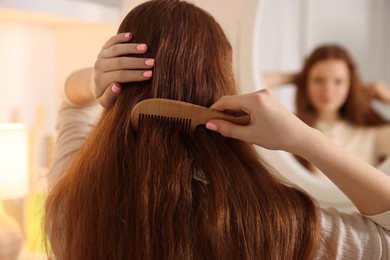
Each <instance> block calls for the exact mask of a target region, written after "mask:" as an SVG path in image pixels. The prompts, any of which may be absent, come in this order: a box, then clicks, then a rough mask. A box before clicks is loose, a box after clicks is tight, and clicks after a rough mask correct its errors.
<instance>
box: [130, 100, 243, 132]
mask: <svg viewBox="0 0 390 260" xmlns="http://www.w3.org/2000/svg"><path fill="white" fill-rule="evenodd" d="M210 119H222V120H226V121H229V122H231V123H234V124H238V125H248V124H249V123H250V116H249V115H241V116H234V115H230V114H227V113H224V112H221V111H217V110H214V109H211V108H207V107H202V106H198V105H194V104H191V103H187V102H182V101H177V100H170V99H162V98H151V99H145V100H143V101H141V102H139V103H137V104H136V105H135V106H134V108H133V110H132V111H131V125H132V127H133V130H137V129H138V125H139V124H142V122H143V121H145V120H160V121H162V122H167V123H168V124H175V125H177V126H178V127H179V128H180V129H181V130H182V131H183V132H185V133H193V132H194V131H195V128H196V127H197V126H198V125H202V124H206V123H207V122H208V121H209V120H210Z"/></svg>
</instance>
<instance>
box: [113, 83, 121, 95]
mask: <svg viewBox="0 0 390 260" xmlns="http://www.w3.org/2000/svg"><path fill="white" fill-rule="evenodd" d="M111 91H112V92H113V93H115V94H118V93H119V92H120V91H121V88H120V87H119V86H118V85H117V84H113V85H112V86H111Z"/></svg>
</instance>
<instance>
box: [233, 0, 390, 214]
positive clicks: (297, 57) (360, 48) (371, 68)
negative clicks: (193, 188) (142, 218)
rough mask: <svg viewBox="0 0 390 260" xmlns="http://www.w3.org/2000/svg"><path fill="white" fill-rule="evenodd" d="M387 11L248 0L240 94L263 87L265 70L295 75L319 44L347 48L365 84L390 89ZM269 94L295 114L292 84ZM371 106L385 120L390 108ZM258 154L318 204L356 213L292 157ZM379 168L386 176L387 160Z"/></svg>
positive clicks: (303, 0)
mask: <svg viewBox="0 0 390 260" xmlns="http://www.w3.org/2000/svg"><path fill="white" fill-rule="evenodd" d="M351 9H353V11H351ZM389 11H390V3H388V1H386V0H375V1H372V0H346V1H337V0H317V1H309V0H290V1H283V0H272V1H269V0H268V1H266V0H248V5H247V9H246V13H245V18H244V20H243V24H242V28H243V31H242V38H241V39H242V43H241V45H240V49H239V56H240V57H239V59H240V60H239V63H240V67H239V73H238V75H239V85H240V86H241V88H242V89H241V91H242V92H244V93H247V92H253V91H255V90H256V89H261V88H262V87H263V85H262V82H261V73H262V72H263V71H281V72H297V71H299V70H300V68H301V65H302V62H303V59H304V57H305V56H306V55H307V54H309V53H310V52H311V51H312V50H313V49H314V48H315V47H316V46H318V45H319V44H323V43H338V44H340V45H342V46H344V47H346V48H347V49H348V50H349V52H350V53H351V54H352V56H353V57H354V58H355V61H356V63H357V65H358V68H359V71H360V74H361V77H362V79H363V81H364V82H371V81H374V80H384V81H385V82H386V83H387V84H388V85H389V83H390V45H389V44H388V43H390V28H389V27H388V26H387V25H388V24H389V22H390V21H389V20H390V18H389V17H387V16H386V15H385V14H386V13H388V12H389ZM386 43H387V44H386ZM252 86H255V87H254V88H253V87H252ZM273 91H274V93H275V94H276V96H277V97H278V98H279V99H280V100H281V101H282V103H283V104H284V105H285V106H286V107H287V108H288V109H289V110H290V111H292V112H295V104H294V95H295V87H294V86H292V85H291V86H286V87H283V88H280V89H277V90H273ZM374 106H375V108H376V109H378V110H379V112H380V113H381V114H382V115H384V116H385V117H389V115H390V106H385V105H382V104H374ZM259 153H260V154H261V156H262V157H263V158H264V159H265V160H266V161H268V162H269V163H270V164H271V165H272V166H273V167H274V168H275V169H276V170H277V171H279V172H280V173H282V175H284V177H286V178H287V179H289V180H291V181H293V182H294V183H296V184H298V185H299V186H301V187H302V188H304V189H305V190H307V191H308V192H309V193H310V194H311V195H312V196H314V197H315V198H316V199H317V200H318V202H319V204H320V206H332V207H335V208H338V209H339V210H343V211H351V210H354V206H353V205H352V203H351V202H350V201H349V199H348V198H347V197H346V196H345V195H344V194H343V193H342V192H341V191H340V190H339V189H338V188H337V187H336V186H335V185H334V184H333V183H332V182H330V181H329V180H328V179H324V178H319V177H317V176H315V175H313V174H311V173H310V172H309V171H308V170H306V168H304V167H303V166H302V165H301V164H299V163H298V162H297V161H296V160H295V158H294V157H293V156H292V155H290V154H288V153H285V152H281V151H268V150H265V149H259ZM377 167H378V168H380V169H381V170H382V171H384V172H386V173H387V174H390V156H389V157H388V158H387V159H386V160H385V161H384V162H383V163H382V164H381V165H379V166H377Z"/></svg>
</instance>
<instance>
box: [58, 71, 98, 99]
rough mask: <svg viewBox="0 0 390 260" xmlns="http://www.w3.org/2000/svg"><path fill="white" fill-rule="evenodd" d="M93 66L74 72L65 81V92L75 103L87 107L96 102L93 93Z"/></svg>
mask: <svg viewBox="0 0 390 260" xmlns="http://www.w3.org/2000/svg"><path fill="white" fill-rule="evenodd" d="M93 87H94V82H93V68H86V69H81V70H77V71H75V72H73V73H72V74H71V75H69V77H68V78H67V80H66V82H65V94H66V96H67V98H68V99H69V100H70V101H71V102H72V103H73V104H75V105H77V106H80V107H86V106H91V105H94V104H96V98H95V96H94V94H93V91H92V90H93Z"/></svg>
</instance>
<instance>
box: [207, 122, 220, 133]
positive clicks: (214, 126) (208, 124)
mask: <svg viewBox="0 0 390 260" xmlns="http://www.w3.org/2000/svg"><path fill="white" fill-rule="evenodd" d="M206 128H207V129H209V130H213V131H217V130H218V127H217V125H216V124H213V123H207V124H206Z"/></svg>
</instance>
